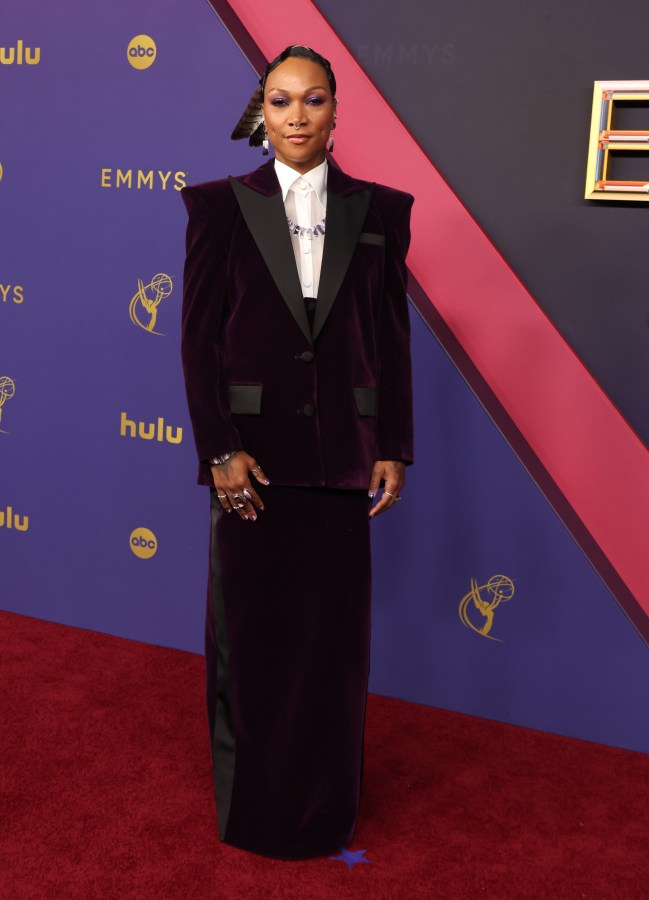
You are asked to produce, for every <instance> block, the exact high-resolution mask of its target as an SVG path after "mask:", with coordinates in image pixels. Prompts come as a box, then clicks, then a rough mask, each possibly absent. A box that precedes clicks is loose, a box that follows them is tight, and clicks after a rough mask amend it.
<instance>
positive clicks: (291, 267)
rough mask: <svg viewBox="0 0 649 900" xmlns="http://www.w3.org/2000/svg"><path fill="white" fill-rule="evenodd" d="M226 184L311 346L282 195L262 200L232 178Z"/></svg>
mask: <svg viewBox="0 0 649 900" xmlns="http://www.w3.org/2000/svg"><path fill="white" fill-rule="evenodd" d="M229 181H230V184H231V186H232V190H233V191H234V194H235V196H236V198H237V202H238V204H239V208H240V209H241V213H242V215H243V218H244V219H245V222H246V225H247V226H248V228H249V229H250V232H251V234H252V236H253V238H254V240H255V243H256V244H257V247H258V248H259V252H260V253H261V255H262V256H263V258H264V262H265V263H266V265H267V266H268V269H269V271H270V274H271V275H272V276H273V281H274V282H275V284H276V285H277V287H278V289H279V292H280V293H281V295H282V297H283V298H284V301H285V303H286V305H287V306H288V308H289V309H290V311H291V313H292V314H293V317H294V319H295V321H296V322H297V324H298V325H299V326H300V330H301V331H302V333H303V334H304V336H305V338H306V339H307V340H308V342H309V343H310V344H312V343H313V338H312V335H311V328H310V327H309V320H308V318H307V314H306V308H305V306H304V299H303V296H302V288H301V286H300V280H299V278H298V274H297V266H296V265H295V255H294V253H293V246H292V244H291V236H290V234H289V233H288V227H287V226H286V212H285V210H284V203H283V201H282V192H281V191H279V193H277V194H274V195H273V196H272V197H264V196H263V194H260V193H258V192H257V191H254V190H252V189H251V188H249V187H246V186H245V185H243V184H241V182H240V181H237V179H236V178H230V179H229ZM328 205H329V204H328V203H327V206H328ZM325 246H326V245H325Z"/></svg>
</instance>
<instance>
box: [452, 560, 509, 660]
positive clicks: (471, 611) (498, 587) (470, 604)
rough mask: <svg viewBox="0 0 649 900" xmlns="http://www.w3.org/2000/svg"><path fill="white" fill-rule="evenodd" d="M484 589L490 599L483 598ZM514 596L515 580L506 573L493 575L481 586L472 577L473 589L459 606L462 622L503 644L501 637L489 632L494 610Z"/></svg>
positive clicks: (483, 635)
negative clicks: (493, 635) (492, 635)
mask: <svg viewBox="0 0 649 900" xmlns="http://www.w3.org/2000/svg"><path fill="white" fill-rule="evenodd" d="M482 591H486V592H487V596H488V599H484V598H483V596H482ZM513 596H514V582H513V581H512V580H511V578H508V577H507V576H506V575H492V576H491V578H490V579H489V581H488V582H487V583H486V584H482V585H479V586H478V582H477V581H476V580H475V578H472V579H471V590H470V591H469V593H468V594H465V595H464V597H462V599H461V600H460V605H459V607H458V613H459V615H460V619H461V621H462V624H463V625H466V627H467V628H470V629H471V631H475V633H476V634H481V635H482V637H486V638H489V640H490V641H499V643H501V644H502V643H503V641H501V640H500V638H495V637H491V635H490V634H489V632H490V631H491V626H492V625H493V623H494V610H495V609H496V607H497V606H498V605H499V604H500V603H506V602H507V601H508V600H511V599H512V597H513ZM476 613H477V615H476ZM480 616H481V617H482V619H480V618H479V617H480ZM472 620H473V621H472ZM476 623H477V624H476Z"/></svg>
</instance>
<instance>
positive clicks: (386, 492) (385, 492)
mask: <svg viewBox="0 0 649 900" xmlns="http://www.w3.org/2000/svg"><path fill="white" fill-rule="evenodd" d="M383 493H384V494H387V495H388V497H394V494H391V493H390V491H383Z"/></svg>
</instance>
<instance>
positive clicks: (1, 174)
mask: <svg viewBox="0 0 649 900" xmlns="http://www.w3.org/2000/svg"><path fill="white" fill-rule="evenodd" d="M3 175H4V169H3V168H2V163H1V162H0V181H2V176H3Z"/></svg>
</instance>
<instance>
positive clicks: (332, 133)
mask: <svg viewBox="0 0 649 900" xmlns="http://www.w3.org/2000/svg"><path fill="white" fill-rule="evenodd" d="M335 127H336V117H335V116H334V121H333V124H332V126H331V133H330V134H329V147H328V148H327V149H328V150H329V153H333V152H334V128H335Z"/></svg>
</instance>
